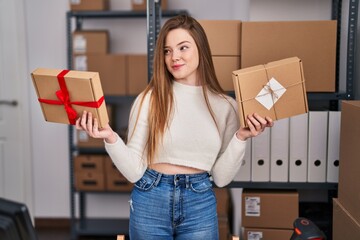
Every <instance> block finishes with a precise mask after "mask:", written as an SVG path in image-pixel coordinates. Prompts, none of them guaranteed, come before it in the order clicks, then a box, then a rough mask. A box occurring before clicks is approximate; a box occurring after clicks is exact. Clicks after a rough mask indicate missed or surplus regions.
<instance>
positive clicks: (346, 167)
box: [338, 100, 360, 223]
mask: <svg viewBox="0 0 360 240" xmlns="http://www.w3.org/2000/svg"><path fill="white" fill-rule="evenodd" d="M359 122H360V101H359V100H353V101H342V103H341V128H340V165H339V185H338V200H339V202H340V203H341V204H342V206H344V207H345V208H346V210H347V211H348V212H350V213H351V215H352V216H353V217H354V218H355V219H356V221H357V222H359V223H360V208H359V203H360V194H359V193H360V174H359V169H360V161H359V152H360V149H359V143H360V125H359Z"/></svg>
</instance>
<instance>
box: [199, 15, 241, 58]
mask: <svg viewBox="0 0 360 240" xmlns="http://www.w3.org/2000/svg"><path fill="white" fill-rule="evenodd" d="M199 23H200V24H201V26H202V27H203V28H204V30H205V33H206V36H207V38H208V40H209V44H210V48H211V54H212V55H213V56H240V55H241V49H240V46H241V43H240V42H241V21H239V20H199ZM219 33H221V34H219Z"/></svg>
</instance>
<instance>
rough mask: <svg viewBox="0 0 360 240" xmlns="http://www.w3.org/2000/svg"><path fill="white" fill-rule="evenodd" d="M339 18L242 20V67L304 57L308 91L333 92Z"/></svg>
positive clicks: (302, 58)
mask: <svg viewBox="0 0 360 240" xmlns="http://www.w3.org/2000/svg"><path fill="white" fill-rule="evenodd" d="M336 25H337V23H336V21H280V22H243V23H242V28H241V29H242V32H241V37H242V39H241V68H246V67H251V66H254V65H259V64H264V63H267V62H272V61H277V60H280V59H284V58H289V57H295V56H296V57H298V58H300V59H301V60H302V61H303V64H304V69H306V71H305V79H306V89H307V91H308V92H334V91H335V78H336V75H335V70H336V69H335V68H336V36H337V32H336V31H337V27H336Z"/></svg>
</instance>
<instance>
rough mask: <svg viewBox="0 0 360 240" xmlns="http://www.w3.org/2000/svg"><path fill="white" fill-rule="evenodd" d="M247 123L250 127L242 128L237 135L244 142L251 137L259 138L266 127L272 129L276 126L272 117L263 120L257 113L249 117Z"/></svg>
mask: <svg viewBox="0 0 360 240" xmlns="http://www.w3.org/2000/svg"><path fill="white" fill-rule="evenodd" d="M246 122H247V125H248V127H245V128H244V127H240V129H239V130H238V131H237V133H236V137H237V138H238V139H240V140H243V141H245V140H246V139H248V138H250V137H256V136H258V135H259V134H261V133H262V132H263V131H264V130H265V128H266V127H272V126H273V125H274V122H273V120H272V119H271V118H270V117H265V118H263V117H261V116H260V115H259V114H257V113H254V114H252V115H248V116H247V118H246Z"/></svg>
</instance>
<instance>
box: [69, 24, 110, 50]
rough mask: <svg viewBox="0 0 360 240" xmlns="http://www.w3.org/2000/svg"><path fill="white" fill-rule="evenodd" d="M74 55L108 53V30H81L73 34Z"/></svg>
mask: <svg viewBox="0 0 360 240" xmlns="http://www.w3.org/2000/svg"><path fill="white" fill-rule="evenodd" d="M72 37H73V38H72V40H73V41H72V48H73V54H80V53H81V54H82V53H104V54H105V53H108V52H109V31H108V30H86V31H84V30H81V31H74V32H73V34H72Z"/></svg>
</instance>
